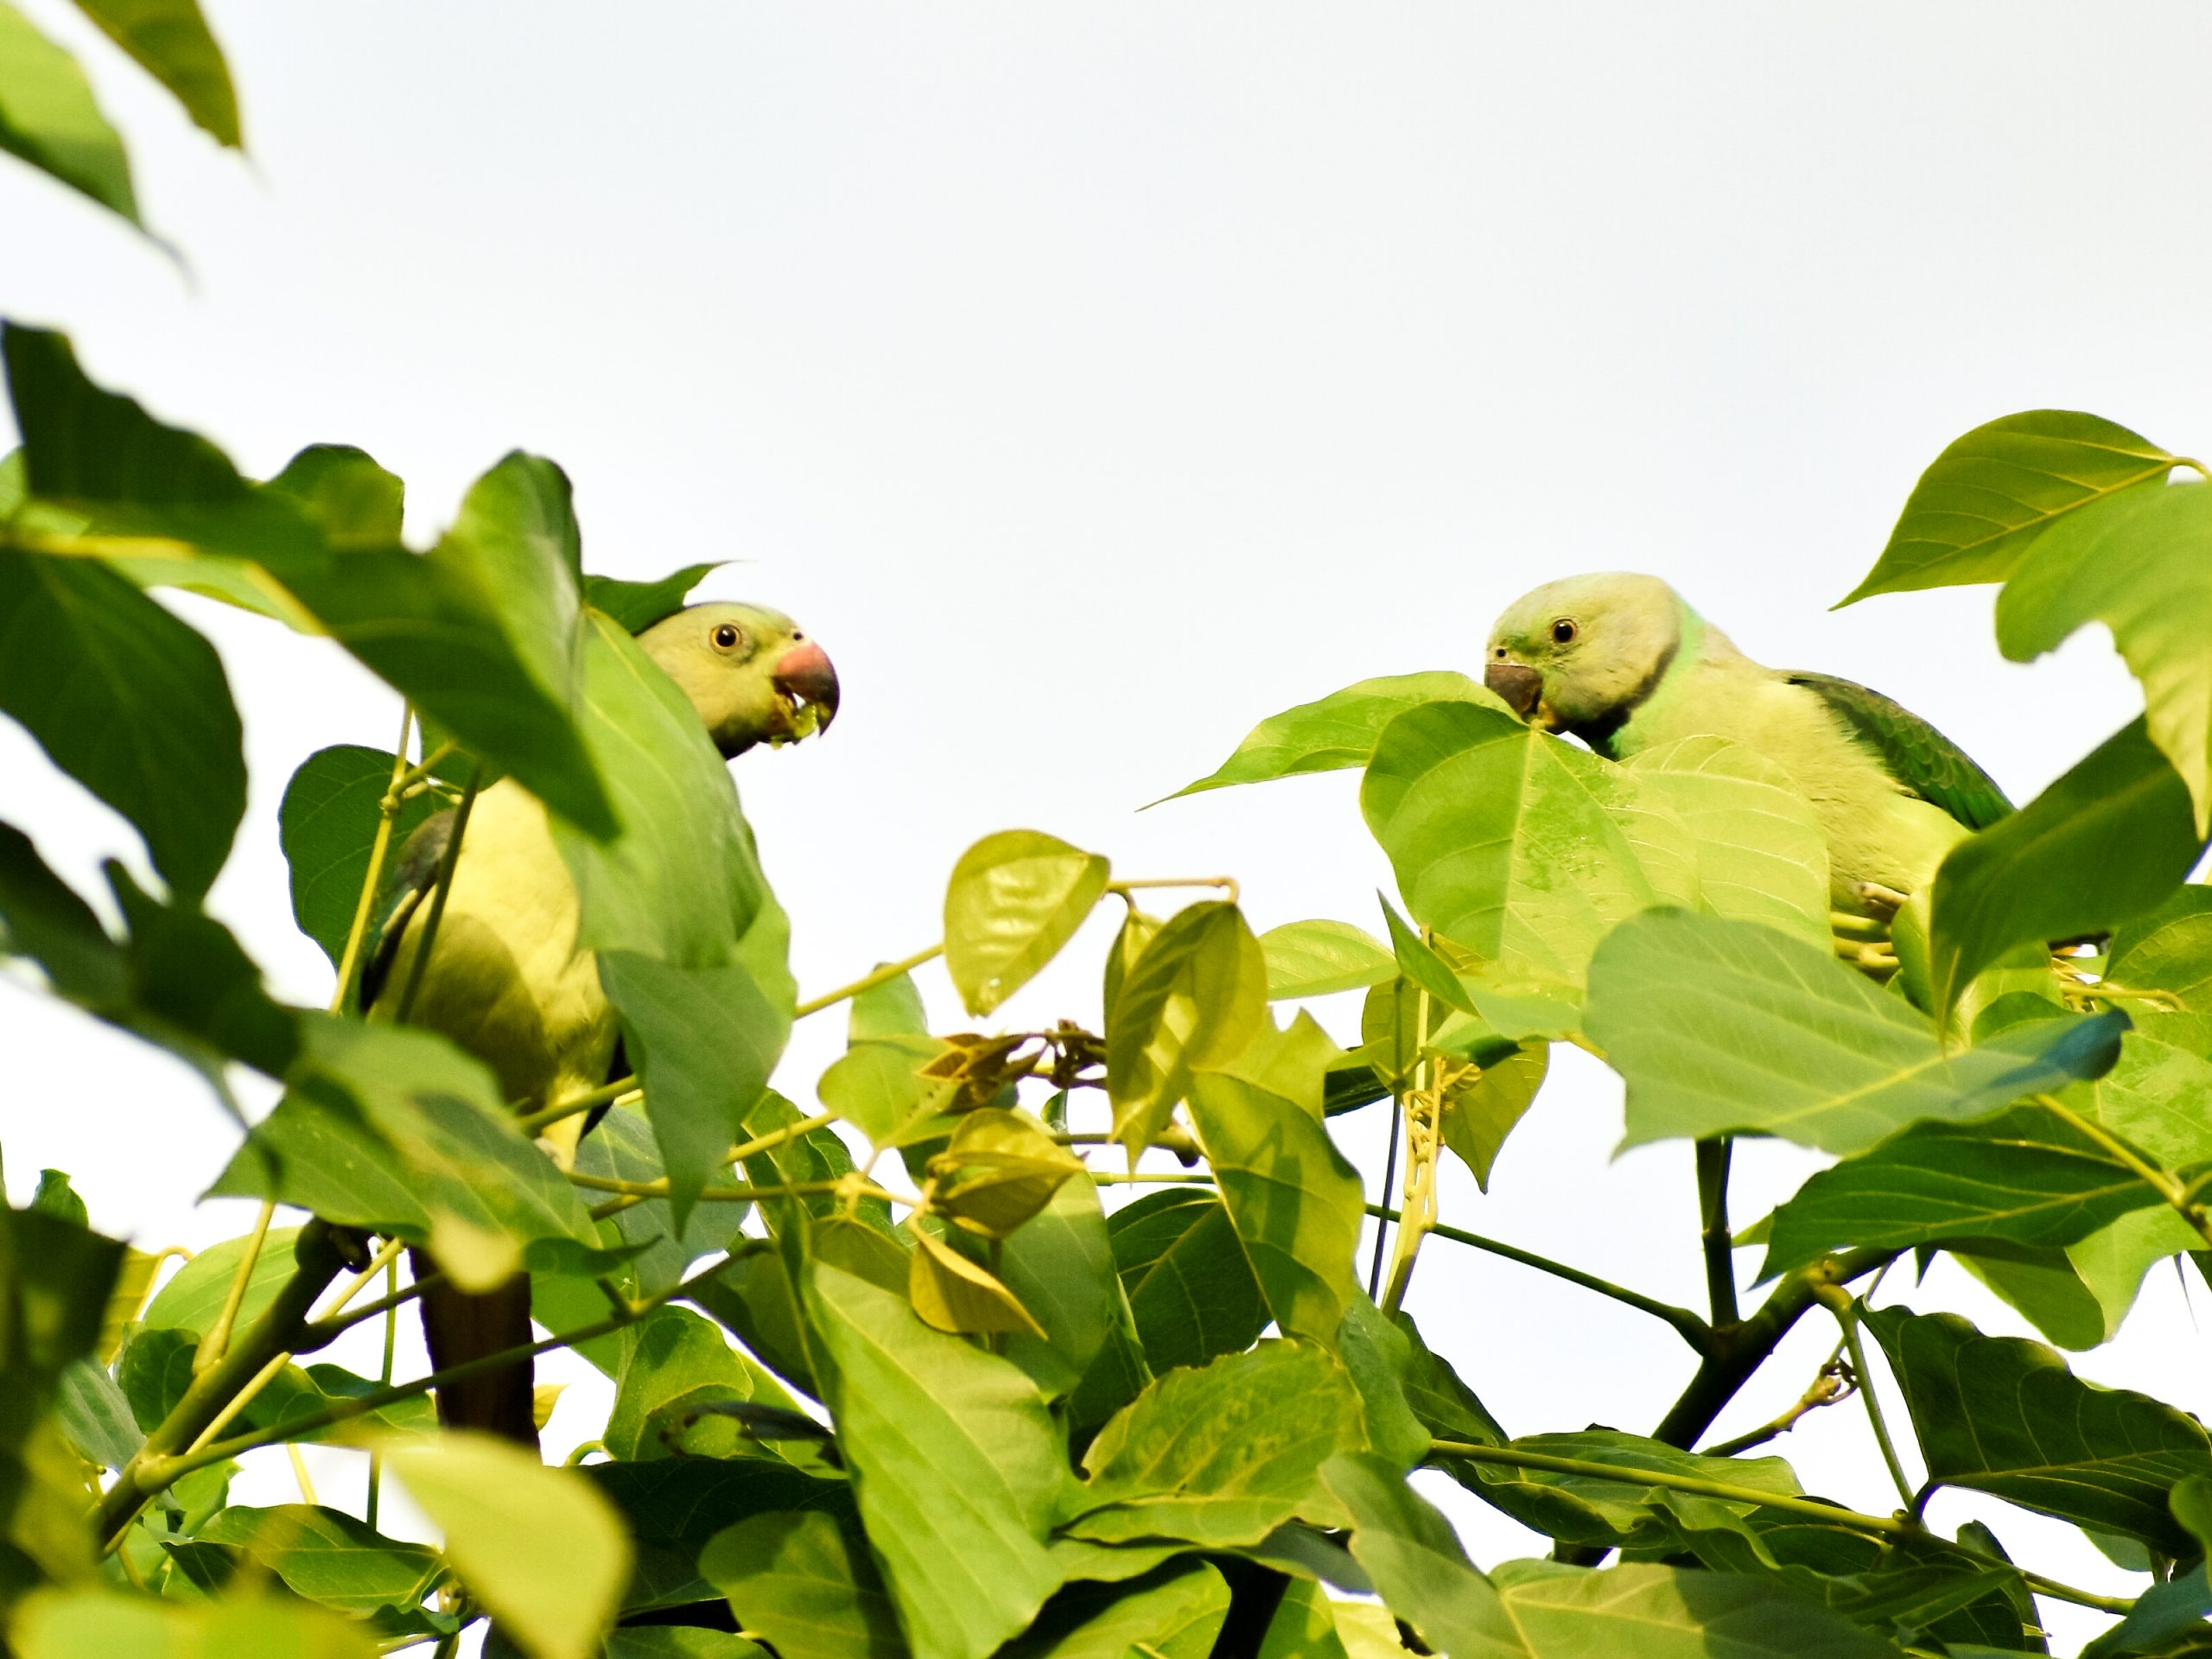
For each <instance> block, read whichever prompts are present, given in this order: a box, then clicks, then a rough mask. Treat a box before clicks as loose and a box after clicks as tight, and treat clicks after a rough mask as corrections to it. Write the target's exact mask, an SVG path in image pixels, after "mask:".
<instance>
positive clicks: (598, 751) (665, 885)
mask: <svg viewBox="0 0 2212 1659" xmlns="http://www.w3.org/2000/svg"><path fill="white" fill-rule="evenodd" d="M581 654H582V679H581V683H582V707H581V709H580V710H579V715H580V717H581V721H582V727H583V733H584V741H585V743H586V744H587V745H588V748H589V750H590V753H591V757H592V760H593V763H594V766H595V767H596V768H597V770H598V772H599V775H600V776H601V778H602V779H605V780H606V785H607V791H608V793H609V794H610V795H611V796H612V797H613V803H614V815H615V818H616V820H617V821H618V822H619V823H620V825H621V833H620V834H619V835H618V836H615V837H614V838H613V840H611V841H605V842H601V841H595V840H594V839H593V838H592V837H591V836H589V835H588V834H583V833H580V832H579V831H577V830H575V829H569V827H568V826H567V825H565V824H563V823H559V822H557V821H556V823H554V825H553V838H554V842H555V844H556V845H557V846H558V847H559V848H560V849H561V857H562V860H563V862H564V863H566V864H567V865H568V867H569V875H570V876H571V877H573V878H574V879H575V885H576V896H577V899H578V901H579V903H580V904H581V906H582V914H583V919H582V922H581V923H580V924H579V925H578V928H577V933H576V944H577V945H578V947H579V948H581V949H584V950H604V951H630V952H633V953H635V954H636V955H639V956H642V957H651V958H652V959H653V960H654V961H656V962H662V963H667V964H669V965H670V966H671V967H677V968H719V967H721V966H722V965H723V964H725V963H729V962H731V961H733V960H735V959H736V958H737V957H738V955H739V942H740V941H741V939H743V938H744V937H745V935H746V931H747V929H748V928H749V927H750V926H751V925H752V922H753V917H754V916H755V915H756V914H757V913H758V912H759V911H760V906H761V904H762V901H763V899H764V897H765V895H766V891H767V889H766V883H765V881H764V880H763V879H762V877H761V874H760V863H759V861H758V859H757V857H756V856H755V855H754V852H753V834H752V831H751V830H750V829H747V826H746V823H745V818H744V816H743V814H742V813H741V812H740V811H739V810H738V804H737V791H736V789H735V788H734V786H733V785H732V784H731V782H730V777H729V771H728V767H727V766H724V765H723V763H722V759H721V756H720V755H719V754H717V753H715V746H714V743H713V742H712V741H711V740H710V739H709V737H708V735H707V728H706V726H705V724H704V723H703V722H702V721H701V720H700V718H699V715H698V711H697V710H696V709H693V708H692V706H691V703H690V699H688V698H687V697H685V696H684V695H683V692H682V691H680V690H677V687H676V683H675V682H673V681H672V680H671V679H670V678H669V677H668V676H667V675H665V674H664V673H663V672H661V671H660V669H659V668H658V666H657V665H656V664H654V662H653V660H652V658H650V657H648V656H646V655H645V651H644V648H643V647H642V646H640V645H639V644H638V643H637V641H636V640H634V639H631V637H630V636H629V635H628V634H626V633H625V632H622V630H621V628H620V626H618V625H617V624H616V623H615V622H614V621H613V619H612V618H610V617H605V616H600V615H597V614H594V613H589V612H587V613H585V616H584V620H583V626H582V645H581Z"/></svg>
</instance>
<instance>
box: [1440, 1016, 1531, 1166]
mask: <svg viewBox="0 0 2212 1659" xmlns="http://www.w3.org/2000/svg"><path fill="white" fill-rule="evenodd" d="M1550 1065H1551V1046H1550V1045H1549V1044H1548V1043H1528V1044H1523V1045H1522V1046H1520V1047H1518V1048H1516V1049H1515V1050H1514V1051H1513V1052H1511V1053H1510V1054H1508V1055H1507V1056H1506V1057H1505V1058H1503V1059H1502V1060H1497V1061H1493V1062H1492V1063H1491V1064H1490V1065H1485V1066H1484V1067H1482V1068H1481V1069H1480V1070H1479V1071H1477V1072H1476V1074H1475V1076H1474V1077H1472V1078H1471V1079H1469V1080H1467V1081H1465V1082H1462V1083H1459V1084H1455V1085H1453V1086H1452V1088H1450V1089H1447V1090H1445V1093H1444V1144H1445V1145H1446V1146H1447V1147H1450V1148H1451V1149H1452V1152H1453V1153H1455V1154H1457V1155H1458V1156H1459V1160H1460V1161H1462V1162H1463V1163H1465V1165H1466V1166H1467V1167H1468V1169H1469V1170H1471V1172H1472V1173H1473V1174H1474V1178H1475V1185H1477V1186H1478V1187H1480V1188H1481V1189H1482V1190H1483V1191H1484V1192H1489V1191H1490V1172H1491V1166H1492V1165H1494V1164H1495V1163H1496V1162H1497V1154H1498V1153H1499V1151H1500V1150H1501V1149H1502V1148H1503V1147H1504V1145H1505V1137H1506V1136H1507V1135H1510V1134H1512V1133H1513V1128H1514V1126H1515V1125H1516V1124H1517V1123H1519V1122H1520V1121H1521V1119H1522V1116H1523V1115H1524V1114H1526V1113H1527V1111H1528V1109H1529V1107H1530V1106H1532V1105H1534V1104H1535V1099H1536V1091H1537V1090H1539V1089H1541V1088H1542V1087H1543V1086H1544V1074H1545V1072H1546V1071H1548V1070H1549V1068H1550Z"/></svg>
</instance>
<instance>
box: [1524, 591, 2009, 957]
mask: <svg viewBox="0 0 2212 1659" xmlns="http://www.w3.org/2000/svg"><path fill="white" fill-rule="evenodd" d="M1483 678H1484V683H1485V684H1487V685H1488V686H1489V687H1490V689H1491V690H1492V691H1495V692H1496V693H1497V695H1498V696H1501V697H1503V699H1504V700H1505V701H1506V702H1508V703H1509V704H1510V705H1511V706H1512V708H1513V709H1514V710H1515V711H1516V713H1518V714H1519V715H1521V716H1522V718H1523V719H1524V720H1527V721H1529V722H1530V723H1531V724H1532V725H1536V726H1540V727H1542V728H1544V729H1546V730H1548V731H1555V732H1567V733H1571V734H1573V735H1574V736H1576V737H1579V738H1580V739H1582V741H1584V742H1586V743H1587V744H1588V745H1589V746H1590V747H1591V748H1592V749H1593V750H1595V751H1596V752H1597V753H1599V754H1601V755H1604V756H1605V758H1606V759H1608V760H1627V759H1628V758H1629V757H1630V755H1633V754H1636V753H1640V752H1641V751H1643V750H1645V749H1649V748H1652V747H1656V746H1657V745H1659V744H1662V743H1669V742H1672V741H1674V740H1675V739H1676V738H1682V737H1690V736H1694V735H1716V736H1720V737H1726V738H1730V739H1732V740H1733V741H1736V742H1738V743H1741V744H1743V745H1745V747H1748V748H1752V749H1756V750H1758V752H1759V753H1761V754H1764V755H1765V756H1766V757H1767V759H1769V760H1772V761H1774V762H1776V763H1777V765H1779V766H1781V767H1782V768H1783V770H1784V771H1785V772H1788V773H1789V776H1790V778H1791V779H1793V780H1794V781H1795V782H1796V785H1797V787H1798V789H1799V790H1800V791H1802V792H1803V794H1804V796H1805V798H1807V799H1808V800H1809V801H1810V802H1811V803H1812V804H1813V807H1814V810H1815V811H1816V812H1817V813H1818V814H1819V815H1820V820H1821V829H1822V830H1823V831H1824V833H1825V835H1826V836H1827V844H1828V864H1829V896H1830V902H1831V903H1832V904H1833V905H1834V908H1835V909H1836V910H1837V911H1838V912H1841V914H1842V917H1845V918H1873V919H1875V920H1877V921H1881V922H1886V921H1887V920H1888V918H1889V917H1890V916H1891V914H1893V913H1894V912H1896V910H1897V908H1898V907H1899V906H1901V905H1902V904H1903V903H1904V901H1905V900H1906V899H1908V898H1909V897H1910V895H1912V894H1914V893H1920V892H1923V890H1924V889H1925V888H1926V887H1927V885H1928V882H1929V878H1930V877H1932V876H1933V875H1934V874H1935V873H1936V866H1937V865H1938V864H1940V863H1942V861H1943V855H1944V854H1946V853H1948V851H1949V850H1950V849H1951V848H1952V847H1953V846H1954V845H1955V844H1956V843H1957V842H1959V841H1960V840H1961V839H1962V838H1963V837H1965V836H1967V835H1969V834H1971V833H1972V832H1973V831H1974V830H1976V829H1986V828H1987V827H1988V826H1989V825H1990V824H1992V823H1995V822H1996V821H1997V820H1998V819H1999V818H2001V817H2004V816H2005V814H2006V813H2007V812H2010V811H2011V810H2012V803H2011V802H2009V801H2008V800H2006V799H2005V792H2004V791H2002V790H2000V789H1999V788H1998V786H1997V785H1996V784H1995V783H1994V782H1993V780H1992V779H1990V776H1989V774H1988V773H1987V772H1984V771H1983V770H1982V769H1981V768H1980V766H1976V765H1975V764H1974V762H1973V761H1972V760H1969V759H1968V758H1967V754H1966V753H1965V751H1964V750H1962V749H1961V748H1960V747H1958V745H1957V744H1955V743H1954V742H1952V741H1950V740H1949V739H1948V738H1947V737H1945V736H1944V735H1943V734H1942V733H1941V732H1939V731H1937V730H1936V728H1934V727H1933V726H1930V725H1929V723H1928V722H1927V721H1924V720H1923V719H1921V718H1920V716H1919V715H1916V714H1914V713H1913V712H1912V711H1911V710H1910V709H1906V708H1904V706H1902V705H1901V704H1899V703H1897V702H1892V701H1891V699H1889V698H1888V697H1885V696H1883V695H1882V694H1881V693H1880V692H1878V691H1870V690H1867V689H1866V687H1865V686H1863V685H1855V684H1853V683H1852V682H1851V681H1849V680H1842V679H1837V678H1836V677H1834V676H1832V675H1827V674H1806V673H1794V672H1789V671H1784V670H1781V669H1773V668H1767V667H1764V666H1762V665H1761V664H1758V663H1755V662H1753V661H1752V660H1751V658H1748V657H1746V656H1745V655H1744V653H1743V652H1740V651H1738V650H1737V649H1736V647H1735V645H1734V644H1733V643H1732V641H1731V640H1730V639H1729V638H1728V636H1727V635H1726V634H1725V633H1723V632H1720V630H1719V629H1718V628H1716V627H1714V626H1713V625H1712V624H1711V623H1710V622H1707V620H1705V619H1704V618H1703V617H1701V616H1700V615H1699V614H1698V613H1696V612H1695V611H1694V610H1692V609H1691V608H1690V607H1689V606H1688V604H1687V603H1685V602H1684V601H1683V600H1682V598H1681V595H1680V594H1677V593H1675V590H1674V589H1673V588H1670V587H1669V586H1668V585H1667V584H1666V583H1665V582H1662V581H1661V580H1660V579H1659V578H1658V577H1656V576H1648V575H1636V574H1633V573H1630V572H1624V571H1608V572H1605V573H1601V574H1594V575H1580V576H1568V577H1567V578H1565V579H1564V580H1562V581H1560V582H1548V583H1546V584H1545V585H1544V586H1543V587H1541V588H1537V589H1535V591H1534V592H1533V593H1529V594H1523V595H1522V597H1521V598H1520V599H1518V600H1516V601H1514V602H1513V604H1512V605H1510V606H1509V607H1507V608H1506V611H1505V613H1504V614H1503V616H1501V617H1499V618H1498V620H1497V626H1495V627H1493V628H1492V629H1491V636H1490V645H1489V647H1488V653H1487V660H1486V661H1485V664H1484V675H1483ZM1868 965H1873V963H1872V961H1871V960H1870V961H1869V963H1868ZM1889 965H1894V964H1893V963H1891V964H1889Z"/></svg>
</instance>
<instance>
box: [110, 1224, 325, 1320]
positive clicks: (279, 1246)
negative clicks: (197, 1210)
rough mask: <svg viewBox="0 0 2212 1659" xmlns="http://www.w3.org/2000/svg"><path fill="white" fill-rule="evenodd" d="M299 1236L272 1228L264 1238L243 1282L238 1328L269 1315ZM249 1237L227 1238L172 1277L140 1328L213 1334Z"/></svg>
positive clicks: (286, 1276) (291, 1267)
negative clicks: (270, 1305) (269, 1309)
mask: <svg viewBox="0 0 2212 1659" xmlns="http://www.w3.org/2000/svg"><path fill="white" fill-rule="evenodd" d="M299 1236H300V1230H299V1229H298V1228H296V1227H271V1228H270V1230H269V1231H268V1233H267V1234H266V1235H265V1236H264V1237H263V1239H262V1243H261V1250H260V1253H259V1254H258V1255H256V1256H255V1257H254V1262H253V1271H252V1273H251V1274H249V1275H248V1276H247V1279H246V1286H245V1297H244V1299H243V1300H241V1301H240V1302H239V1303H238V1319H237V1325H238V1329H239V1330H242V1331H243V1330H245V1329H248V1328H250V1327H251V1325H252V1324H253V1322H254V1321H255V1320H256V1319H259V1318H260V1317H261V1316H262V1314H263V1313H265V1312H267V1311H268V1307H269V1304H270V1302H272V1301H274V1300H276V1298H277V1292H278V1291H279V1290H281V1289H282V1288H283V1286H284V1283H285V1281H287V1280H289V1278H290V1277H291V1276H292V1274H293V1272H294V1271H295V1268H296V1263H295V1262H293V1260H292V1244H293V1242H294V1241H295V1240H296V1239H297V1238H298V1237H299ZM247 1243H248V1237H247V1236H240V1237H238V1238H226V1239H225V1240H223V1241H222V1243H219V1244H210V1245H209V1246H207V1249H203V1250H201V1251H200V1253H199V1254H198V1255H194V1257H193V1258H192V1260H191V1261H189V1262H186V1263H185V1264H184V1265H183V1266H182V1267H181V1268H178V1269H177V1270H176V1271H175V1273H174V1274H171V1275H170V1276H169V1278H168V1281H167V1282H166V1283H165V1284H163V1285H162V1287H161V1289H160V1290H159V1291H158V1292H157V1293H156V1294H155V1297H154V1300H152V1301H151V1302H150V1303H149V1304H148V1305H147V1307H146V1311H145V1313H143V1314H141V1315H140V1316H139V1323H140V1325H143V1327H144V1328H145V1329H147V1330H149V1331H188V1332H191V1333H192V1334H193V1335H194V1336H196V1337H204V1336H206V1335H207V1332H209V1331H211V1330H212V1329H213V1328H214V1324H215V1319H216V1317H217V1316H218V1315H219V1313H221V1312H222V1309H223V1301H224V1299H225V1298H226V1296H227V1295H228V1294H230V1288H231V1283H232V1281H233V1280H234V1279H236V1278H237V1277H238V1264H239V1262H243V1261H244V1260H245V1249H246V1244H247Z"/></svg>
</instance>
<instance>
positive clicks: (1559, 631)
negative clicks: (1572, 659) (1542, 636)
mask: <svg viewBox="0 0 2212 1659" xmlns="http://www.w3.org/2000/svg"><path fill="white" fill-rule="evenodd" d="M1579 632H1581V630H1580V629H1579V628H1577V627H1576V626H1574V620H1573V618H1572V617H1566V616H1562V617H1561V618H1560V620H1558V621H1556V622H1554V623H1553V624H1552V639H1553V641H1554V643H1555V644H1558V645H1573V643H1574V636H1575V635H1576V634H1577V633H1579Z"/></svg>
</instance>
